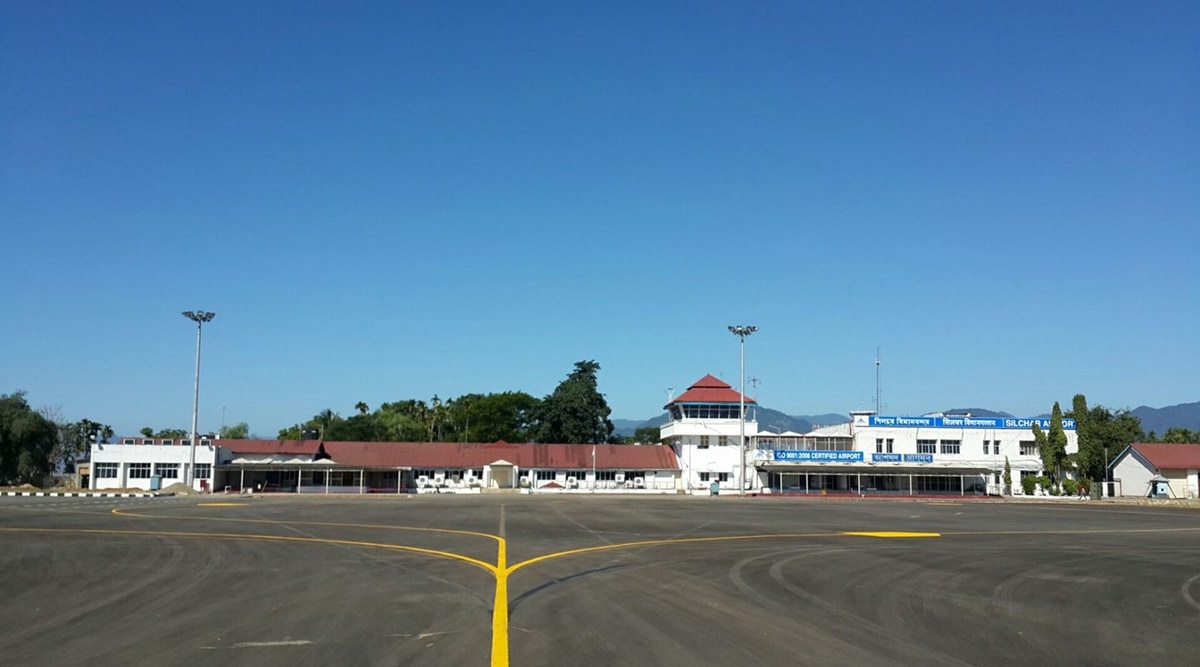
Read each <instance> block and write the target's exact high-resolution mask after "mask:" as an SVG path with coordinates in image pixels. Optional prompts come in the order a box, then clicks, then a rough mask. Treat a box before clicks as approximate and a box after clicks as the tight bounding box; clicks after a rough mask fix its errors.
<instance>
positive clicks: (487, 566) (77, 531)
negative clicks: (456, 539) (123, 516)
mask: <svg viewBox="0 0 1200 667" xmlns="http://www.w3.org/2000/svg"><path fill="white" fill-rule="evenodd" d="M0 533H57V534H64V535H138V536H149V537H198V538H214V537H216V538H224V539H230V540H247V541H264V542H301V543H307V544H334V545H338V546H351V547H372V548H376V549H390V550H392V551H409V552H412V553H419V554H425V555H427V556H437V557H439V558H450V559H453V560H459V561H462V562H464V563H470V564H471V565H474V566H476V567H480V568H483V569H484V570H487V571H488V572H491V573H493V574H495V573H496V566H495V565H492V564H491V563H485V562H483V561H481V560H478V559H475V558H471V557H470V556H464V555H462V554H456V553H451V552H449V551H438V550H436V549H423V548H421V547H410V546H407V545H403V544H385V543H383V542H362V541H359V540H334V539H327V538H323V537H297V536H294V535H260V534H255V533H195V532H188V531H172V530H123V529H113V528H9V527H4V526H0Z"/></svg>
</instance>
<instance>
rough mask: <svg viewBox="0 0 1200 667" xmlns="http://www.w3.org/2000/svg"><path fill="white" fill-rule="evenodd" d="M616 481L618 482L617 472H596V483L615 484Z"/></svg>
mask: <svg viewBox="0 0 1200 667" xmlns="http://www.w3.org/2000/svg"><path fill="white" fill-rule="evenodd" d="M616 480H617V471H616V470H597V471H596V481H597V482H615V481H616Z"/></svg>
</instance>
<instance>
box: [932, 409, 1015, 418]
mask: <svg viewBox="0 0 1200 667" xmlns="http://www.w3.org/2000/svg"><path fill="white" fill-rule="evenodd" d="M943 412H945V414H948V415H950V414H953V415H962V414H969V415H971V416H972V417H979V418H980V419H1012V418H1013V417H1015V416H1016V415H1010V414H1008V413H1007V412H997V411H995V410H987V409H984V408H955V409H954V410H944V411H943Z"/></svg>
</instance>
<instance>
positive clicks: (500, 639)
mask: <svg viewBox="0 0 1200 667" xmlns="http://www.w3.org/2000/svg"><path fill="white" fill-rule="evenodd" d="M497 539H498V543H499V546H497V547H496V569H495V570H493V571H492V574H494V575H495V576H496V597H495V598H494V599H493V602H492V667H508V573H509V570H508V569H507V567H506V564H507V563H508V545H507V540H505V539H504V538H503V537H499V538H497Z"/></svg>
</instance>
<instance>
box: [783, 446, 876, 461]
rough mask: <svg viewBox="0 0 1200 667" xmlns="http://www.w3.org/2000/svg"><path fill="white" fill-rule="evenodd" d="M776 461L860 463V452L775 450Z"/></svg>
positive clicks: (861, 455) (861, 458) (861, 457)
mask: <svg viewBox="0 0 1200 667" xmlns="http://www.w3.org/2000/svg"><path fill="white" fill-rule="evenodd" d="M775 460H776V461H837V462H842V463H845V462H847V461H862V460H863V453H862V452H848V451H810V450H797V449H776V450H775Z"/></svg>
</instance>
